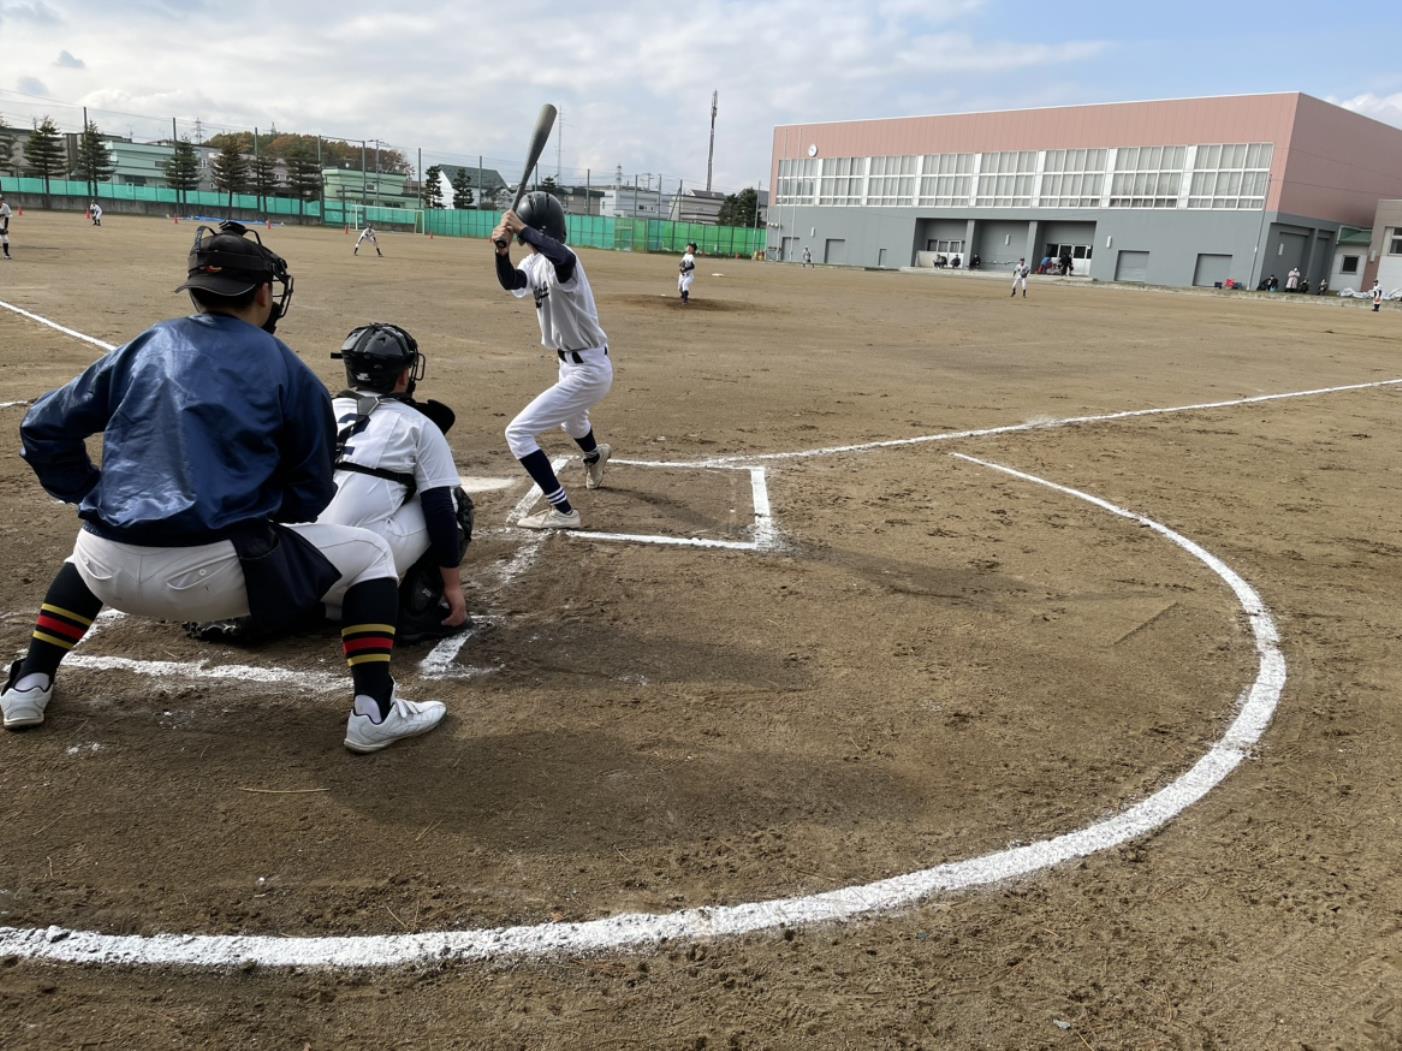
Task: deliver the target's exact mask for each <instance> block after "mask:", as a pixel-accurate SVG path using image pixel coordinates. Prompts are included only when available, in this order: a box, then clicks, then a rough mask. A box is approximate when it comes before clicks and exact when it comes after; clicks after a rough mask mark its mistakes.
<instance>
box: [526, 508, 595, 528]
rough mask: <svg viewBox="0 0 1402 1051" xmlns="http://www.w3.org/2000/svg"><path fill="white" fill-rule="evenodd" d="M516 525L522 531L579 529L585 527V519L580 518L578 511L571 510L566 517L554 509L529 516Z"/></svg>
mask: <svg viewBox="0 0 1402 1051" xmlns="http://www.w3.org/2000/svg"><path fill="white" fill-rule="evenodd" d="M516 524H517V525H518V526H520V527H521V528H522V529H579V528H580V527H581V526H583V525H584V519H582V518H580V517H579V512H578V511H574V510H571V511H570V513H569V514H567V515H566V514H561V513H560V512H559V511H557V510H555V508H553V507H552V508H550V509H549V510H547V511H537V512H536V513H535V514H533V515H527V516H526V517H525V518H522V519H520V520H519V521H518V522H517V523H516Z"/></svg>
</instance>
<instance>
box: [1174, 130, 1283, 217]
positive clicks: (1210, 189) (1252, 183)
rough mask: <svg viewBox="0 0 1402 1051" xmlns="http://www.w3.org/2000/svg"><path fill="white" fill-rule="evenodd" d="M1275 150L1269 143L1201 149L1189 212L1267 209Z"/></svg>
mask: <svg viewBox="0 0 1402 1051" xmlns="http://www.w3.org/2000/svg"><path fill="white" fill-rule="evenodd" d="M1274 155H1275V147H1274V146H1272V145H1271V144H1270V143H1269V142H1251V143H1247V142H1237V143H1226V144H1213V145H1206V146H1199V147H1198V152H1197V159H1196V160H1195V161H1194V162H1193V177H1192V182H1191V184H1190V185H1189V187H1188V207H1189V208H1264V207H1265V206H1266V186H1267V184H1268V183H1269V181H1270V170H1271V159H1272V157H1273V156H1274Z"/></svg>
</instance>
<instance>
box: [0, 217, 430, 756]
mask: <svg viewBox="0 0 1402 1051" xmlns="http://www.w3.org/2000/svg"><path fill="white" fill-rule="evenodd" d="M246 233H247V231H246V230H245V229H244V227H243V226H241V225H240V224H238V223H233V222H226V223H223V224H221V225H220V228H219V231H218V233H215V232H214V231H212V230H210V229H209V228H208V227H204V226H202V227H200V228H199V231H198V233H197V234H196V235H195V244H194V247H193V248H192V249H191V251H190V258H189V274H188V280H187V281H186V282H185V284H183V285H181V286H180V288H182V289H187V290H188V291H189V293H190V298H191V300H192V301H193V302H194V305H195V308H196V310H197V313H196V314H195V315H193V316H191V317H184V318H177V319H175V320H172V321H163V322H161V323H160V324H158V325H155V326H153V327H152V328H150V329H147V330H146V331H145V332H143V333H142V334H141V335H140V336H138V337H137V338H136V339H134V340H132V341H131V342H130V343H127V344H125V345H123V346H121V347H118V348H117V349H116V350H113V351H112V352H111V353H109V354H107V355H105V356H104V357H102V358H101V359H99V360H98V361H97V362H95V363H94V364H93V365H91V366H90V367H89V368H88V369H87V371H85V372H84V373H83V374H82V375H81V376H79V377H78V378H77V379H75V380H73V381H72V382H70V383H69V384H68V385H67V386H64V387H61V388H60V389H58V390H56V391H52V392H50V393H49V394H46V395H45V396H44V397H43V398H41V399H40V400H39V401H38V402H36V403H35V405H34V407H33V408H32V409H30V411H29V413H28V414H27V415H26V416H25V418H24V422H23V423H22V424H21V425H20V437H21V440H22V442H23V445H24V457H25V459H26V460H28V461H29V465H30V466H31V467H32V468H33V469H34V472H35V474H37V475H38V476H39V481H40V483H41V484H42V485H43V487H44V489H45V490H46V491H47V492H48V493H49V494H50V495H51V496H54V497H56V498H57V499H59V500H63V501H65V502H67V503H76V504H79V505H80V509H79V511H78V516H79V517H80V518H81V519H83V521H84V525H83V529H82V530H81V531H80V532H79V534H78V539H77V542H76V543H75V545H74V548H73V553H72V554H71V555H70V556H69V557H68V559H67V561H65V563H64V564H63V567H62V568H61V569H60V570H59V572H58V575H57V576H56V577H55V578H54V581H53V583H52V584H51V585H50V586H49V590H48V593H47V594H46V596H45V598H44V602H43V605H42V607H41V608H40V612H39V615H38V618H37V622H36V624H35V627H34V631H33V633H32V634H31V636H30V640H29V652H28V653H27V654H26V655H25V657H24V659H23V660H19V661H15V663H14V664H13V665H12V666H11V668H10V674H9V679H8V681H7V682H6V683H5V686H4V688H3V689H2V690H0V714H3V721H4V725H5V728H6V729H7V730H18V729H21V728H23V727H30V726H38V725H39V724H41V723H42V722H43V721H44V716H45V710H46V709H47V707H48V705H49V703H50V701H51V700H52V699H53V696H54V679H55V674H56V672H57V671H58V667H59V662H60V661H62V660H63V658H64V656H65V655H66V654H67V653H68V651H69V650H71V649H73V647H74V646H76V645H77V644H78V642H79V641H81V640H82V638H83V636H84V635H85V634H86V633H87V630H88V629H89V628H90V627H91V626H92V623H93V621H94V620H95V619H96V618H97V615H98V612H99V611H100V610H101V609H102V607H103V606H104V605H109V606H112V607H114V608H116V609H119V610H122V611H123V612H126V613H130V614H134V615H136V616H140V617H150V618H153V619H157V620H173V621H186V620H195V621H205V620H221V619H227V618H232V617H239V616H243V615H246V614H249V613H250V612H251V613H252V614H253V616H254V617H255V619H256V620H258V621H260V622H262V623H264V624H267V625H273V626H285V625H286V624H288V623H289V622H291V621H292V620H294V619H295V618H298V617H301V616H305V615H306V614H307V613H308V612H309V611H310V610H312V609H313V608H315V606H316V605H317V604H318V603H322V602H325V603H331V604H334V605H339V606H340V607H341V608H342V611H343V618H342V619H343V624H344V625H345V626H344V627H343V628H342V631H341V636H342V643H343V649H344V652H345V655H346V663H347V664H348V665H349V666H350V673H351V679H352V681H353V684H354V688H353V700H352V703H351V712H350V715H349V716H348V717H347V720H346V735H345V746H346V747H347V748H349V749H350V750H351V751H353V752H374V751H378V750H379V749H381V748H384V747H386V746H388V745H390V744H393V743H394V742H395V741H398V740H400V739H401V738H404V737H411V736H413V735H415V734H421V733H426V732H427V731H429V730H432V729H433V728H434V727H435V726H437V725H438V723H439V721H440V720H441V719H442V718H443V714H444V708H443V705H442V704H440V703H439V702H437V701H430V702H428V703H425V704H415V703H413V702H412V701H407V700H405V699H403V698H402V697H399V696H398V695H397V693H396V690H395V684H394V680H393V678H392V677H391V676H390V670H389V668H390V656H391V654H392V652H393V650H394V639H395V617H396V610H397V607H398V591H399V587H398V585H399V581H398V578H397V576H396V575H395V571H394V556H393V554H392V553H391V551H390V547H389V544H387V543H386V542H385V540H384V539H383V538H382V537H380V536H377V535H376V534H375V533H372V532H370V531H369V530H368V529H356V528H352V527H349V526H341V525H318V524H314V523H312V519H314V518H315V517H316V516H317V515H318V514H319V513H320V512H321V511H322V510H323V509H324V508H325V507H326V505H327V504H328V503H330V501H331V498H332V496H334V495H335V492H336V487H335V483H334V481H333V480H332V449H333V446H334V444H335V438H336V425H335V418H334V417H333V415H332V410H331V397H330V395H329V394H328V393H327V391H326V388H325V387H324V386H322V384H321V381H320V380H318V379H317V378H316V376H315V375H313V373H312V372H311V370H310V369H308V368H307V366H306V365H304V364H302V362H301V361H300V360H299V359H298V358H297V356H296V355H295V354H294V353H293V352H292V350H291V349H290V348H289V347H288V346H287V345H286V344H285V343H283V342H282V341H281V340H279V339H277V338H275V337H274V336H273V330H274V329H275V328H276V326H277V322H278V321H279V319H280V318H282V317H283V316H284V315H285V314H286V312H287V307H288V305H289V303H290V301H291V298H292V275H291V274H290V273H289V272H288V269H287V263H286V262H285V261H284V260H283V259H281V258H280V257H278V256H277V255H275V254H274V253H273V252H272V251H271V250H270V249H268V248H266V247H265V246H264V245H263V244H262V243H261V240H259V239H257V235H256V234H255V235H254V239H251V240H250V239H249V238H247V237H245V234H246ZM275 284H276V285H278V286H280V288H281V291H280V292H276V293H275V292H274V291H273V287H274V285H275ZM98 433H101V434H102V436H103V451H102V467H101V469H98V468H97V467H95V466H94V465H93V463H92V461H91V460H89V459H88V455H87V450H86V448H85V441H86V439H87V438H88V437H89V436H91V435H94V434H98ZM290 523H302V524H296V525H293V524H290Z"/></svg>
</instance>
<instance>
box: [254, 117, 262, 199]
mask: <svg viewBox="0 0 1402 1051" xmlns="http://www.w3.org/2000/svg"><path fill="white" fill-rule="evenodd" d="M253 195H254V200H256V201H257V202H258V204H257V210H258V211H260V212H261V211H262V210H263V184H262V183H261V182H260V181H259V179H258V129H257V128H254V129H253Z"/></svg>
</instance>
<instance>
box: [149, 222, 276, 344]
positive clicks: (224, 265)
mask: <svg viewBox="0 0 1402 1051" xmlns="http://www.w3.org/2000/svg"><path fill="white" fill-rule="evenodd" d="M250 233H251V234H252V235H253V238H252V240H250V239H249V238H248V236H247V235H248V234H250ZM273 282H277V283H278V284H279V285H281V286H282V290H281V291H280V292H277V293H274V296H273V309H272V313H270V314H269V315H268V320H267V321H266V322H264V324H263V328H264V330H265V331H268V332H272V331H274V330H275V329H276V328H277V323H278V322H279V321H281V320H282V319H283V318H285V317H286V316H287V311H288V310H289V309H290V308H291V306H292V275H291V274H290V273H288V272H287V260H285V259H283V258H282V256H280V255H278V254H277V253H276V252H274V251H273V250H272V249H271V248H269V247H267V246H266V245H265V244H263V239H262V238H261V237H259V236H258V233H257V231H253V230H249V229H248V228H247V227H246V226H244V225H243V224H242V223H236V222H234V221H233V220H232V219H229V220H225V221H224V222H222V223H220V224H219V229H218V230H217V231H215V230H213V229H211V228H210V227H208V226H201V227H200V228H199V229H197V230H196V231H195V243H194V245H193V246H191V248H190V259H189V272H188V276H187V279H186V281H185V283H184V284H183V285H181V286H180V287H179V288H177V289H176V291H177V292H180V291H183V290H187V289H191V288H196V289H199V290H200V291H201V292H204V293H207V294H208V295H213V296H224V297H226V298H234V297H236V296H241V295H245V294H246V293H248V292H251V291H252V290H253V289H255V288H257V287H258V286H259V285H265V284H271V283H273Z"/></svg>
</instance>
